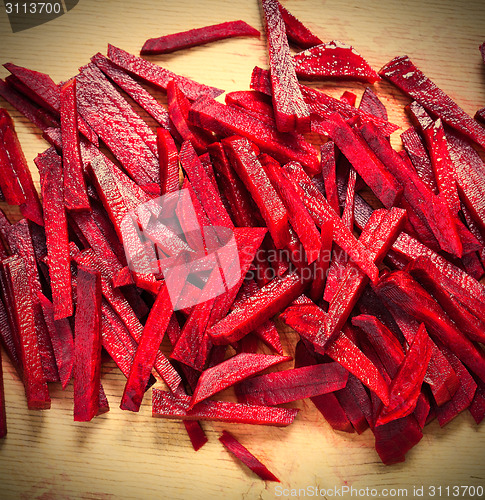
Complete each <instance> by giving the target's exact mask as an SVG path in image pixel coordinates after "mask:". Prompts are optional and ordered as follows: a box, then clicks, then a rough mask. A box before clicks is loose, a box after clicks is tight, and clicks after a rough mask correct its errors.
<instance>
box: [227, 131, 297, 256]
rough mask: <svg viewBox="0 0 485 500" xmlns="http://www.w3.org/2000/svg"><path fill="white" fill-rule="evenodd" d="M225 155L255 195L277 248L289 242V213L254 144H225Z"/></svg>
mask: <svg viewBox="0 0 485 500" xmlns="http://www.w3.org/2000/svg"><path fill="white" fill-rule="evenodd" d="M222 144H223V146H224V151H225V152H226V154H227V155H228V157H229V160H230V161H231V163H232V165H233V166H234V168H235V169H236V171H237V173H238V175H239V177H240V178H241V180H242V182H243V183H244V185H245V186H246V188H247V189H248V190H249V192H250V193H251V196H252V198H253V200H254V201H255V203H256V205H257V206H258V208H259V210H260V212H261V215H262V216H263V219H264V220H265V222H266V224H267V226H268V229H269V231H270V233H271V236H272V237H273V241H274V243H275V245H276V247H277V248H284V247H285V245H286V243H287V242H288V239H289V234H288V212H287V210H286V208H285V206H284V204H283V202H282V201H281V198H280V197H279V196H278V193H277V192H276V191H275V189H274V187H273V186H272V185H271V182H270V180H269V178H268V176H267V175H266V173H265V171H264V169H263V166H262V165H261V163H260V162H259V160H258V158H257V157H256V154H255V153H254V151H253V149H252V147H251V143H250V142H249V141H248V140H247V139H244V138H242V137H230V138H227V139H224V140H223V141H222Z"/></svg>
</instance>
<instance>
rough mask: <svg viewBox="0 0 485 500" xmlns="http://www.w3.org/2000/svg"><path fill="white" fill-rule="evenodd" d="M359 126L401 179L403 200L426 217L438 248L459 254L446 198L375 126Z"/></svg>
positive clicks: (368, 141)
mask: <svg viewBox="0 0 485 500" xmlns="http://www.w3.org/2000/svg"><path fill="white" fill-rule="evenodd" d="M359 130H360V132H361V133H362V136H363V137H364V139H365V140H366V141H367V143H368V144H369V146H370V148H371V149H372V151H373V152H374V153H375V154H376V155H377V157H378V158H379V159H380V160H381V161H382V162H383V164H384V165H385V166H386V168H387V169H389V170H390V171H391V173H392V174H393V175H394V176H395V177H396V179H398V181H399V182H400V183H401V185H402V186H403V196H404V198H405V200H406V201H407V202H408V203H409V205H410V206H411V207H413V208H414V209H415V210H416V211H418V215H420V216H421V217H422V218H423V219H424V220H425V221H426V223H427V224H428V226H429V227H430V229H431V230H432V231H433V234H434V236H435V237H436V239H437V240H438V242H439V244H440V246H441V248H442V249H443V250H445V251H447V252H449V253H451V254H453V255H456V256H457V257H461V255H462V252H463V246H462V243H461V240H460V238H459V235H458V230H457V228H456V223H455V222H454V219H453V212H452V211H451V209H450V208H449V206H447V203H446V201H444V200H443V198H442V197H441V196H440V197H438V196H436V195H434V194H433V193H432V192H431V191H430V190H429V189H428V188H427V187H426V186H425V184H424V183H423V182H422V181H421V180H420V179H419V177H418V175H417V174H416V173H415V172H413V171H411V170H410V169H408V168H407V167H406V164H405V163H404V162H403V160H402V158H401V157H400V156H399V154H398V153H397V152H396V151H395V150H394V149H393V148H392V147H391V145H390V144H389V142H388V141H387V140H386V138H385V137H384V136H382V135H380V134H379V132H378V130H377V129H376V128H375V127H373V126H372V125H370V124H366V125H364V126H362V127H361V128H360V129H359Z"/></svg>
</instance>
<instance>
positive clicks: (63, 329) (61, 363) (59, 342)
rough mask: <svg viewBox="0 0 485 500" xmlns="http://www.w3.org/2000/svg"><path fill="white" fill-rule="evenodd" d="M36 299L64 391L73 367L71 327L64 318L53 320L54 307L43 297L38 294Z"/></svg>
mask: <svg viewBox="0 0 485 500" xmlns="http://www.w3.org/2000/svg"><path fill="white" fill-rule="evenodd" d="M38 298H39V301H40V304H41V306H42V310H43V312H44V318H45V322H46V324H47V328H48V329H49V334H50V339H51V342H52V347H53V349H54V354H55V356H56V363H57V369H58V370H59V377H60V379H61V384H62V388H63V389H65V388H66V387H67V384H68V383H69V380H70V379H71V374H72V369H73V365H74V338H73V335H72V330H71V325H70V324H69V320H68V319H66V318H64V319H58V320H55V319H54V306H53V305H52V302H51V301H50V300H49V299H48V298H47V297H46V296H45V295H43V294H42V293H39V294H38Z"/></svg>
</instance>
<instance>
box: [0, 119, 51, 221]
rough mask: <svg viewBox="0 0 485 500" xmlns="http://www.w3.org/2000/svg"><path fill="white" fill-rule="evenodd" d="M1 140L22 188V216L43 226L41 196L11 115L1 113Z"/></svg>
mask: <svg viewBox="0 0 485 500" xmlns="http://www.w3.org/2000/svg"><path fill="white" fill-rule="evenodd" d="M0 138H1V140H2V142H3V145H4V147H5V150H6V152H7V154H8V157H9V159H10V164H11V167H12V169H13V170H14V172H15V176H16V177H17V178H18V180H19V183H20V185H21V187H22V191H23V194H24V197H25V202H24V203H23V204H22V205H20V211H21V212H22V215H23V216H24V217H26V218H27V219H29V220H31V221H32V222H35V223H36V224H38V225H40V226H43V225H44V220H43V215H42V207H41V204H40V201H39V195H38V193H37V190H36V189H35V186H34V182H33V180H32V174H31V173H30V170H29V166H28V165H27V160H26V159H25V155H24V153H23V151H22V147H21V146H20V142H19V139H18V137H17V133H16V131H15V127H14V124H13V121H12V118H11V117H10V115H9V114H8V113H6V112H2V113H1V118H0Z"/></svg>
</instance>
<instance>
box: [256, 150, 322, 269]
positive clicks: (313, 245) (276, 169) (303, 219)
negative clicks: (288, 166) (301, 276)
mask: <svg viewBox="0 0 485 500" xmlns="http://www.w3.org/2000/svg"><path fill="white" fill-rule="evenodd" d="M259 160H260V161H261V164H262V166H263V168H264V170H265V172H266V174H267V176H268V178H269V180H270V181H271V184H272V185H273V187H274V188H275V190H276V192H277V193H278V195H279V197H280V198H281V200H282V201H283V204H284V205H285V208H286V209H287V211H288V217H289V221H290V223H291V226H292V227H293V228H294V229H295V232H296V233H297V235H298V238H299V239H300V241H301V243H302V245H303V247H304V249H305V253H306V257H307V262H308V264H311V263H312V262H314V261H315V260H316V259H317V258H318V257H319V255H320V249H321V246H322V245H321V238H320V232H319V231H318V229H317V227H316V225H315V222H314V221H313V218H312V217H311V215H310V214H309V213H308V211H307V209H306V207H305V204H304V203H303V200H302V199H301V198H300V197H299V196H298V192H297V189H296V187H295V186H294V185H293V182H292V180H291V179H290V178H289V176H288V174H287V173H286V172H285V171H284V170H282V169H281V166H280V164H279V163H278V162H277V161H275V160H273V158H271V157H270V156H268V155H264V154H263V155H260V157H259Z"/></svg>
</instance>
